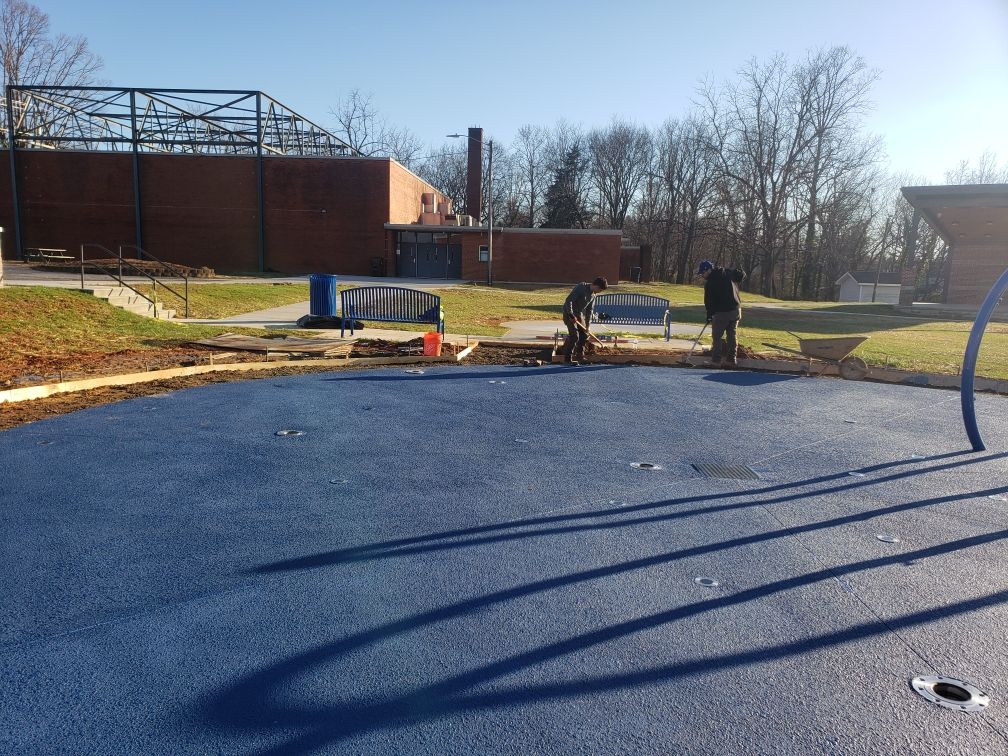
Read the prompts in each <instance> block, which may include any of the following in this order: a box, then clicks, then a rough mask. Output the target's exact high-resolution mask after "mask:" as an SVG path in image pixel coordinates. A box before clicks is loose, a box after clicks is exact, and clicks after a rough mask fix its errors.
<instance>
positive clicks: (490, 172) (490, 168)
mask: <svg viewBox="0 0 1008 756" xmlns="http://www.w3.org/2000/svg"><path fill="white" fill-rule="evenodd" d="M448 137H449V138H450V139H459V138H461V137H465V138H466V139H471V140H472V141H474V142H478V143H479V144H483V140H482V139H476V138H475V137H471V136H469V135H468V134H448ZM486 145H487V148H488V151H489V158H488V165H487V225H488V226H489V227H490V232H489V234H488V235H487V286H493V139H491V140H489V141H488V142H486ZM467 209H468V208H467ZM477 220H479V219H478V218H477Z"/></svg>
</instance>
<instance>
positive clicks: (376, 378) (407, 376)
mask: <svg viewBox="0 0 1008 756" xmlns="http://www.w3.org/2000/svg"><path fill="white" fill-rule="evenodd" d="M625 367H626V366H625V365H577V366H573V365H552V366H549V367H534V368H522V367H518V366H515V367H513V368H508V369H506V370H499V371H496V372H487V371H485V370H484V371H480V372H479V374H478V375H476V376H474V375H473V373H471V372H469V371H467V370H463V371H457V370H452V371H447V370H445V371H440V372H436V373H434V372H424V373H423V374H422V375H418V374H416V373H408V372H406V371H407V370H429V369H430V368H424V367H423V365H422V364H421V365H420V366H419V367H406V368H403V371H402V372H401V373H399V374H395V375H377V374H375V375H369V374H367V373H346V374H344V375H338V376H334V377H332V378H323V379H322V380H323V381H336V382H338V383H341V382H343V381H369V382H374V383H380V382H384V381H425V380H434V381H446V380H454V379H457V378H461V379H464V380H467V381H471V380H473V378H474V377H476V378H485V379H488V380H489V379H490V378H517V377H519V376H524V375H548V374H550V373H571V374H573V373H597V372H599V371H601V370H620V369H623V368H625Z"/></svg>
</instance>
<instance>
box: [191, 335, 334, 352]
mask: <svg viewBox="0 0 1008 756" xmlns="http://www.w3.org/2000/svg"><path fill="white" fill-rule="evenodd" d="M190 343H192V344H196V345H197V346H205V347H211V348H213V349H229V350H239V351H243V352H260V353H269V352H272V353H274V354H318V355H323V356H326V357H335V356H337V355H342V354H347V355H348V354H350V350H352V349H353V342H352V341H344V340H337V339H316V338H298V337H296V336H285V337H284V338H282V339H267V338H264V337H262V336H244V335H241V334H237V333H222V334H221V335H220V336H214V337H212V338H209V339H200V340H199V341H192V342H190Z"/></svg>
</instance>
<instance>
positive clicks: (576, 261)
mask: <svg viewBox="0 0 1008 756" xmlns="http://www.w3.org/2000/svg"><path fill="white" fill-rule="evenodd" d="M620 238H621V235H620V233H619V232H614V233H610V234H601V233H587V234H585V233H578V232H576V231H570V232H565V231H560V230H543V231H508V230H504V231H496V232H495V233H494V250H493V252H494V259H493V274H494V280H496V281H529V282H540V283H577V282H578V281H590V280H592V279H593V278H595V277H597V276H602V277H604V278H606V279H608V280H609V281H610V282H612V283H615V282H616V281H617V280H618V278H619V266H620ZM485 243H486V234H464V235H463V236H462V277H463V278H465V279H469V280H474V281H483V280H486V268H487V265H486V263H485V262H480V261H479V245H480V244H485Z"/></svg>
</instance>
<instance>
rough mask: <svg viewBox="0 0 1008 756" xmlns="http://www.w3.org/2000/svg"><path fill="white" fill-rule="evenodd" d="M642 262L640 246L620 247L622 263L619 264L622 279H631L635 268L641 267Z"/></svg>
mask: <svg viewBox="0 0 1008 756" xmlns="http://www.w3.org/2000/svg"><path fill="white" fill-rule="evenodd" d="M640 264H641V248H640V247H622V248H620V265H619V277H620V281H630V280H631V273H632V271H633V269H634V268H639V267H640Z"/></svg>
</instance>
